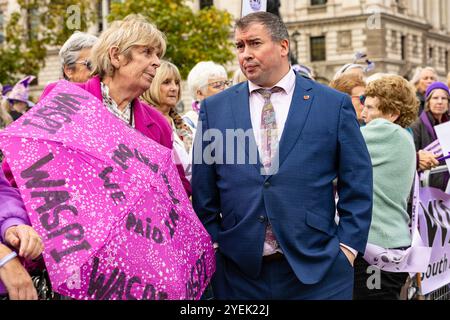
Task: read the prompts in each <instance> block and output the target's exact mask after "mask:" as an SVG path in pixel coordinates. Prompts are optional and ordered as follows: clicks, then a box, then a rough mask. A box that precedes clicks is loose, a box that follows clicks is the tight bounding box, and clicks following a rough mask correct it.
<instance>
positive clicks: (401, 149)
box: [361, 119, 416, 248]
mask: <svg viewBox="0 0 450 320" xmlns="http://www.w3.org/2000/svg"><path fill="white" fill-rule="evenodd" d="M361 131H362V134H363V136H364V139H365V141H366V144H367V148H368V149H369V153H370V157H371V159H372V166H373V183H374V186H373V187H374V188H373V189H374V195H373V211H372V224H371V227H370V231H369V243H372V244H375V245H378V246H380V247H383V248H399V247H407V246H410V245H411V234H410V231H409V226H408V224H409V220H410V218H409V215H408V212H407V201H408V198H409V195H410V192H411V188H412V184H413V181H414V176H415V169H416V150H415V147H414V141H413V138H412V136H411V134H409V133H408V132H407V131H406V130H405V129H404V128H402V127H400V126H398V125H396V124H394V123H392V122H390V121H388V120H385V119H375V120H373V121H371V122H370V123H369V124H368V125H367V126H365V127H363V128H361Z"/></svg>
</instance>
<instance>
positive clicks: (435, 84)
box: [425, 82, 450, 99]
mask: <svg viewBox="0 0 450 320" xmlns="http://www.w3.org/2000/svg"><path fill="white" fill-rule="evenodd" d="M436 89H442V90H444V91H445V92H447V93H448V94H449V95H450V90H449V89H448V87H447V85H446V84H445V83H443V82H433V83H432V84H430V86H429V87H428V89H427V91H426V93H425V99H428V97H429V96H430V94H431V93H432V92H433V91H434V90H436Z"/></svg>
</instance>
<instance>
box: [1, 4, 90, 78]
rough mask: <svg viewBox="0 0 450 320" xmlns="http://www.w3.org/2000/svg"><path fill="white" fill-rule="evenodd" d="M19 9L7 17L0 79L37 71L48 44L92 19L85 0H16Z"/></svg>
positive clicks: (83, 26) (57, 41) (54, 43)
mask: <svg viewBox="0 0 450 320" xmlns="http://www.w3.org/2000/svg"><path fill="white" fill-rule="evenodd" d="M17 3H18V4H19V6H20V12H14V13H13V14H12V15H11V16H10V17H9V19H8V22H7V26H6V33H5V40H6V42H5V43H4V44H3V46H2V47H0V83H14V82H16V81H17V80H18V79H20V78H21V77H22V76H23V75H37V74H38V72H39V70H40V68H42V67H43V66H44V65H45V57H46V55H47V48H48V47H49V46H55V45H61V44H63V43H64V42H65V41H66V40H67V38H69V37H70V35H71V34H72V33H73V32H74V31H75V30H80V31H85V30H86V29H87V26H88V25H89V23H91V22H93V21H94V20H95V18H94V15H93V10H92V9H93V4H92V1H89V0H18V1H17Z"/></svg>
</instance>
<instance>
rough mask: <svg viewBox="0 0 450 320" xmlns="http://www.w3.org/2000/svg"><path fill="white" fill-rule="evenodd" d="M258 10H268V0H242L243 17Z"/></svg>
mask: <svg viewBox="0 0 450 320" xmlns="http://www.w3.org/2000/svg"><path fill="white" fill-rule="evenodd" d="M258 11H267V0H242V11H241V17H244V16H246V15H248V14H250V13H253V12H258Z"/></svg>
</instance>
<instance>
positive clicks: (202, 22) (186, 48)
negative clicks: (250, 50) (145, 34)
mask: <svg viewBox="0 0 450 320" xmlns="http://www.w3.org/2000/svg"><path fill="white" fill-rule="evenodd" d="M132 13H140V14H142V15H144V16H145V17H147V18H149V20H150V21H151V22H153V23H154V24H155V25H156V26H157V27H158V29H160V30H161V31H162V32H164V34H165V35H166V37H167V52H166V55H165V59H167V60H169V61H171V62H172V63H174V64H175V65H176V66H177V67H178V68H179V69H180V72H181V75H182V77H183V78H186V76H187V74H188V73H189V70H190V69H191V68H192V67H193V66H194V65H195V64H196V63H197V62H199V61H204V60H212V61H215V62H217V63H221V64H225V63H226V62H228V61H230V60H232V59H233V53H232V51H231V42H230V40H229V37H230V31H231V22H232V17H231V15H230V14H229V13H228V12H226V11H221V10H218V9H217V8H215V7H211V8H206V9H202V10H200V11H197V12H193V10H192V9H191V8H190V7H188V6H187V5H186V3H185V1H184V0H164V1H163V0H125V1H124V2H123V3H120V2H115V3H113V4H112V5H111V14H110V16H109V20H110V21H113V20H117V19H123V18H124V17H125V16H127V15H128V14H132Z"/></svg>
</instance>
